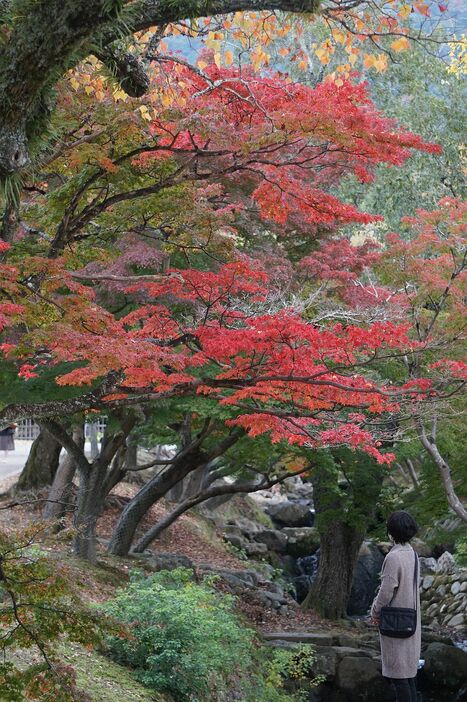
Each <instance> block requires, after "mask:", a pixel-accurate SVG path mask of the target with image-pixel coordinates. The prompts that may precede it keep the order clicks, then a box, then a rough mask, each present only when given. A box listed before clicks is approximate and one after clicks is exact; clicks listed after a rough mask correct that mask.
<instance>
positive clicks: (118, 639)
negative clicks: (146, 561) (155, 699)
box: [105, 569, 313, 702]
mask: <svg viewBox="0 0 467 702" xmlns="http://www.w3.org/2000/svg"><path fill="white" fill-rule="evenodd" d="M234 607H235V598H233V597H232V596H229V595H225V594H221V593H219V592H217V591H216V590H215V589H213V588H212V583H209V581H204V582H202V583H196V582H194V581H193V580H192V573H191V571H187V570H184V569H177V570H173V571H170V572H168V571H161V572H159V573H156V574H154V575H151V576H149V577H145V576H143V575H141V574H133V575H132V578H131V581H130V583H129V585H128V586H127V587H125V588H124V589H121V590H120V591H119V592H118V593H117V596H116V597H115V599H113V600H111V601H109V602H108V603H106V605H105V612H106V614H108V615H110V616H112V617H114V618H115V619H116V620H118V621H119V622H121V623H122V624H124V625H125V626H126V627H127V632H128V633H127V635H126V636H110V637H108V647H109V653H110V655H111V656H112V658H113V659H114V660H116V661H117V662H118V663H121V664H124V665H127V666H129V667H130V668H132V669H133V671H134V675H135V677H136V678H137V679H138V680H139V681H140V682H142V683H143V684H145V685H147V686H148V687H151V688H153V689H154V690H157V691H160V692H170V693H171V694H172V695H173V697H174V699H175V700H177V702H209V701H211V700H212V701H213V702H214V701H215V702H218V701H219V702H220V701H221V700H222V701H223V700H226V701H227V700H229V699H237V700H241V702H295V701H296V700H298V699H299V697H298V696H297V695H296V694H295V693H291V694H288V693H287V692H285V691H284V686H285V684H286V680H287V678H288V677H290V678H293V677H294V676H295V677H297V676H298V677H299V675H298V673H297V671H299V670H301V671H302V673H303V670H305V669H306V676H308V672H309V669H310V666H311V663H312V656H311V654H310V652H308V659H307V662H306V663H304V662H303V661H304V654H303V652H299V653H295V652H293V651H292V652H288V651H287V652H283V651H281V652H275V651H273V652H271V651H269V650H267V651H266V650H265V649H263V650H260V649H259V645H258V642H257V641H256V638H255V632H254V631H253V630H252V629H249V628H248V627H246V626H245V625H244V622H243V621H242V620H241V619H240V618H239V617H238V615H237V614H236V613H235V611H234ZM299 659H300V660H301V661H302V662H301V663H298V660H299ZM311 684H313V683H311ZM233 690H235V697H230V696H226V695H227V694H228V692H229V691H230V692H232V691H233Z"/></svg>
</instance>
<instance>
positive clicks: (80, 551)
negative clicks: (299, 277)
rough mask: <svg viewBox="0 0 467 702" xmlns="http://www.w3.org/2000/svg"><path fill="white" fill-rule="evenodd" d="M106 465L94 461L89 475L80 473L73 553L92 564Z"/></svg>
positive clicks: (94, 557) (102, 501) (102, 498)
mask: <svg viewBox="0 0 467 702" xmlns="http://www.w3.org/2000/svg"><path fill="white" fill-rule="evenodd" d="M106 468H107V466H106V465H103V464H102V463H100V462H99V460H96V461H94V463H93V464H92V466H91V470H90V471H88V472H87V473H83V472H82V471H80V476H79V489H78V497H77V500H76V511H75V516H74V520H73V526H74V527H75V529H76V535H75V539H74V543H73V552H74V554H75V556H78V558H83V559H84V560H86V561H89V562H90V563H95V562H96V555H97V554H96V547H97V538H96V527H97V520H98V519H99V517H100V515H101V513H102V509H103V504H104V497H105V496H104V495H103V482H104V477H105V473H106Z"/></svg>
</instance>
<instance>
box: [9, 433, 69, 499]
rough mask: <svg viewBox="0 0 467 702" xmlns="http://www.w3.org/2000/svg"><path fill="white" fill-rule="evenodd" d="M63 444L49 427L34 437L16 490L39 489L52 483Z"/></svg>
mask: <svg viewBox="0 0 467 702" xmlns="http://www.w3.org/2000/svg"><path fill="white" fill-rule="evenodd" d="M61 450H62V446H61V444H60V442H58V441H57V440H56V439H55V438H54V437H53V436H52V434H50V433H49V432H48V431H47V429H41V432H40V434H39V436H38V437H37V438H36V439H34V441H33V443H32V446H31V450H30V452H29V456H28V459H27V461H26V464H25V466H24V468H23V471H22V473H21V475H20V476H19V480H18V483H17V485H16V491H17V492H20V491H25V490H37V489H38V488H41V487H44V486H45V485H51V484H52V482H53V480H54V477H55V473H56V471H57V467H58V460H59V456H60V451H61Z"/></svg>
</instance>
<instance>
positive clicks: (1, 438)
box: [0, 424, 16, 457]
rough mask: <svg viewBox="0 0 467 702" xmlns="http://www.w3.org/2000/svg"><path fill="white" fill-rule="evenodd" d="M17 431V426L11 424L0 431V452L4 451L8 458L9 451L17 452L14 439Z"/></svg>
mask: <svg viewBox="0 0 467 702" xmlns="http://www.w3.org/2000/svg"><path fill="white" fill-rule="evenodd" d="M15 431H16V424H9V425H8V426H7V427H5V429H2V430H1V431H0V450H1V451H3V453H4V455H5V456H6V457H8V451H14V450H15V440H14V438H13V437H14V434H15Z"/></svg>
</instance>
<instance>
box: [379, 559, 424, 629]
mask: <svg viewBox="0 0 467 702" xmlns="http://www.w3.org/2000/svg"><path fill="white" fill-rule="evenodd" d="M414 556H415V565H414V574H413V586H414V596H415V609H411V608H410V607H391V606H390V605H389V606H387V607H382V608H381V613H380V620H379V631H380V633H381V634H382V635H383V636H390V637H391V638H394V639H408V638H409V637H410V636H413V635H414V634H415V631H416V629H417V603H418V596H417V595H418V592H417V589H418V556H417V554H416V552H415V551H414Z"/></svg>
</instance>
